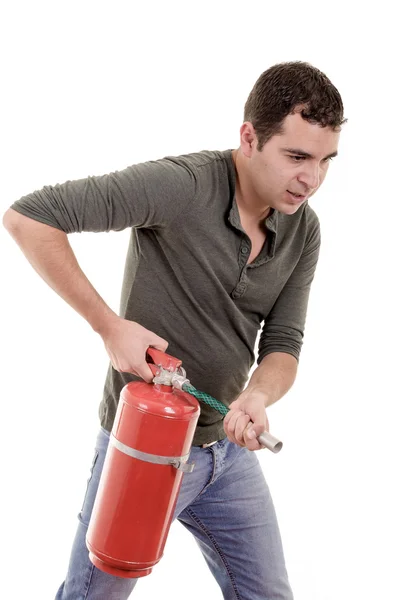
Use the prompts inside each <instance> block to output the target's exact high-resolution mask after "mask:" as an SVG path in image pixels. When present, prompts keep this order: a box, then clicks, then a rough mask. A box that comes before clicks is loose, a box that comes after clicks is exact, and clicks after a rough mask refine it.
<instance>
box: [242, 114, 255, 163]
mask: <svg viewBox="0 0 400 600" xmlns="http://www.w3.org/2000/svg"><path fill="white" fill-rule="evenodd" d="M240 148H241V150H242V152H243V154H244V155H245V156H247V158H250V157H251V155H252V154H253V152H254V151H255V150H256V149H257V136H256V132H255V130H254V127H253V125H252V123H250V121H245V122H244V123H243V125H242V126H241V128H240Z"/></svg>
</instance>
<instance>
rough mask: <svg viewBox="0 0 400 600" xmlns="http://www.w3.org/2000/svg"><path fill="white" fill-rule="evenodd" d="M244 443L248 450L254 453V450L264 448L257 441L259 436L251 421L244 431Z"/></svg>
mask: <svg viewBox="0 0 400 600" xmlns="http://www.w3.org/2000/svg"><path fill="white" fill-rule="evenodd" d="M243 442H244V445H245V446H246V448H247V449H248V450H251V451H252V452H253V451H254V450H261V448H263V447H264V446H262V445H261V444H260V443H259V441H258V440H257V434H256V432H255V430H254V423H252V422H251V421H250V423H249V424H248V426H247V428H246V430H245V431H244V434H243Z"/></svg>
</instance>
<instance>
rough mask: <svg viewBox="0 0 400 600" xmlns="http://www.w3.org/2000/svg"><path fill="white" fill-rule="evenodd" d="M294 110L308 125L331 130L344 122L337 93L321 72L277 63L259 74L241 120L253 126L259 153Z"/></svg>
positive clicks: (306, 66) (299, 64)
mask: <svg viewBox="0 0 400 600" xmlns="http://www.w3.org/2000/svg"><path fill="white" fill-rule="evenodd" d="M297 110H298V111H299V112H300V114H301V116H302V117H303V119H305V120H307V121H309V122H310V123H319V124H320V125H321V127H327V126H329V127H332V129H334V130H338V129H340V126H341V125H343V123H345V122H346V121H347V119H344V118H343V103H342V99H341V97H340V94H339V92H338V90H337V89H336V88H335V86H334V85H333V84H332V83H331V81H330V80H329V79H328V77H327V76H326V75H325V74H324V73H322V72H321V71H319V69H317V68H316V67H313V66H312V65H310V64H309V63H306V62H300V61H296V62H285V63H279V64H277V65H274V66H273V67H270V68H269V69H267V71H264V73H262V74H261V75H260V77H259V78H258V79H257V81H256V83H255V85H254V87H253V89H252V90H251V92H250V94H249V97H248V98H247V101H246V104H245V107H244V121H250V123H252V125H253V127H254V129H255V132H256V135H257V139H258V147H257V149H258V150H259V151H261V150H262V148H263V146H264V144H265V143H266V142H267V141H268V140H269V139H271V137H273V136H274V135H276V134H279V133H282V130H283V127H282V125H283V120H284V119H285V117H287V115H289V114H293V113H295V112H297Z"/></svg>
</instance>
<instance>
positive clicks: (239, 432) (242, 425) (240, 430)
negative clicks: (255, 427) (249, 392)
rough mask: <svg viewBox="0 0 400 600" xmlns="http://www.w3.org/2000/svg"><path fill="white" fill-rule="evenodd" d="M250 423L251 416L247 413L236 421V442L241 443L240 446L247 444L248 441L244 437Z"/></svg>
mask: <svg viewBox="0 0 400 600" xmlns="http://www.w3.org/2000/svg"><path fill="white" fill-rule="evenodd" d="M249 423H250V417H249V415H246V414H243V415H242V416H240V417H239V418H238V419H237V421H236V426H235V443H236V444H239V446H245V445H246V442H245V440H244V438H243V434H244V432H245V430H246V427H247V426H248V425H249Z"/></svg>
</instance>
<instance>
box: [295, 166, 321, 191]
mask: <svg viewBox="0 0 400 600" xmlns="http://www.w3.org/2000/svg"><path fill="white" fill-rule="evenodd" d="M298 180H299V181H300V182H301V183H302V184H303V185H305V186H306V187H307V189H310V190H315V189H317V187H318V186H319V184H320V167H319V164H316V165H313V164H308V165H306V164H304V169H303V171H302V172H301V173H299V175H298Z"/></svg>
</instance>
